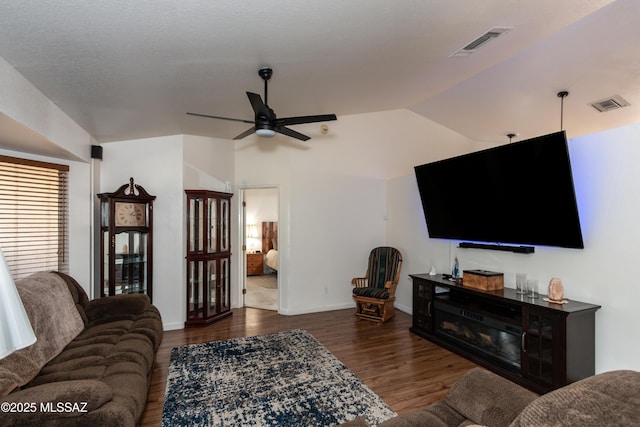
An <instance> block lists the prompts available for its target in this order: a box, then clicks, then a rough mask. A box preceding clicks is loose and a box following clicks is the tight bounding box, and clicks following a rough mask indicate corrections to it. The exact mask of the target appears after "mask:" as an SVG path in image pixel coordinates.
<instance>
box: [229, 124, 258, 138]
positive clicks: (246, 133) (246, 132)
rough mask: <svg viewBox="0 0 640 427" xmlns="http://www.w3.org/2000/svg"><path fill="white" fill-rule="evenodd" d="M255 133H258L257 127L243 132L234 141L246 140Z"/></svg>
mask: <svg viewBox="0 0 640 427" xmlns="http://www.w3.org/2000/svg"><path fill="white" fill-rule="evenodd" d="M253 133H256V127H255V126H254V127H251V128H249V129H247V130H245V131H244V132H242V133H241V134H240V135H238V136H236V137H235V138H233V139H234V140H236V139H242V138H244V137H245V136H249V135H251V134H253Z"/></svg>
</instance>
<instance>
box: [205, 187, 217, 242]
mask: <svg viewBox="0 0 640 427" xmlns="http://www.w3.org/2000/svg"><path fill="white" fill-rule="evenodd" d="M217 202H218V201H217V199H213V198H208V199H207V208H208V212H209V220H208V226H207V228H208V230H209V237H208V244H207V253H210V254H212V253H215V252H217V251H218V230H217V225H218V203H217Z"/></svg>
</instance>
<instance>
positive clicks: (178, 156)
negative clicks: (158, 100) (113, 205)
mask: <svg viewBox="0 0 640 427" xmlns="http://www.w3.org/2000/svg"><path fill="white" fill-rule="evenodd" d="M182 141H183V138H182V136H166V137H160V138H148V139H140V140H134V141H120V142H112V143H108V144H104V145H103V160H102V165H101V186H102V188H101V189H100V192H112V191H115V190H117V189H118V188H119V187H120V186H121V185H123V184H127V183H128V182H129V178H130V177H133V179H134V181H135V183H136V184H138V185H141V186H142V187H144V189H145V190H146V191H147V192H148V193H149V194H151V195H154V196H156V200H155V201H154V204H153V303H154V304H155V305H156V306H157V307H158V309H159V310H160V313H161V314H162V320H163V322H164V327H165V329H176V328H181V327H183V325H184V321H185V318H184V315H183V314H184V312H185V307H184V306H185V304H186V303H185V302H184V301H185V299H186V291H185V283H184V282H185V279H184V277H185V276H184V274H183V269H184V267H183V264H184V255H183V253H184V251H183V246H184V238H183V227H184V225H183V224H184V218H183V215H184V214H183V212H184V208H183V203H182V201H183V187H182Z"/></svg>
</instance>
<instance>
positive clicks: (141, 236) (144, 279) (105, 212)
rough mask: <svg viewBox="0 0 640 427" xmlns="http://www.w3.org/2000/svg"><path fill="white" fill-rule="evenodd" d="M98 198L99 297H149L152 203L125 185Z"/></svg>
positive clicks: (134, 186)
mask: <svg viewBox="0 0 640 427" xmlns="http://www.w3.org/2000/svg"><path fill="white" fill-rule="evenodd" d="M98 197H99V198H100V231H101V233H100V260H101V261H100V284H101V285H100V296H103V297H105V296H112V295H119V294H133V293H141V294H147V295H148V296H149V298H150V299H151V297H152V289H153V287H152V271H153V268H152V267H153V264H152V254H153V250H152V249H153V245H152V242H153V201H154V200H155V198H156V196H152V195H150V194H149V193H147V192H146V190H145V189H144V188H142V186H140V185H137V184H134V183H133V178H130V179H129V184H124V185H123V186H121V187H120V188H118V189H117V190H116V191H114V192H113V193H101V194H98Z"/></svg>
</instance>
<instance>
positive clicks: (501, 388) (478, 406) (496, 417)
mask: <svg viewBox="0 0 640 427" xmlns="http://www.w3.org/2000/svg"><path fill="white" fill-rule="evenodd" d="M537 397H538V395H537V394H535V393H533V392H531V391H529V390H527V389H526V388H524V387H521V386H519V385H517V384H515V383H513V382H511V381H509V380H507V379H505V378H503V377H501V376H499V375H496V374H494V373H492V372H489V371H487V370H485V369H482V368H474V369H472V370H470V371H469V372H467V373H466V374H465V375H464V376H463V377H462V378H460V379H459V380H458V381H457V382H456V383H455V384H454V385H453V386H452V387H451V389H450V390H449V392H448V393H447V396H446V398H445V402H446V403H447V405H449V406H450V407H451V408H453V409H454V410H455V411H457V412H459V413H460V414H461V415H462V416H464V417H465V418H467V419H469V420H471V421H473V422H474V423H477V424H482V425H488V426H508V425H509V424H511V422H512V421H513V420H514V419H515V418H516V417H517V416H518V414H520V412H521V411H522V410H523V409H524V408H525V407H526V406H527V405H528V404H529V403H531V402H532V401H534V400H535V399H536V398H537Z"/></svg>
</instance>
